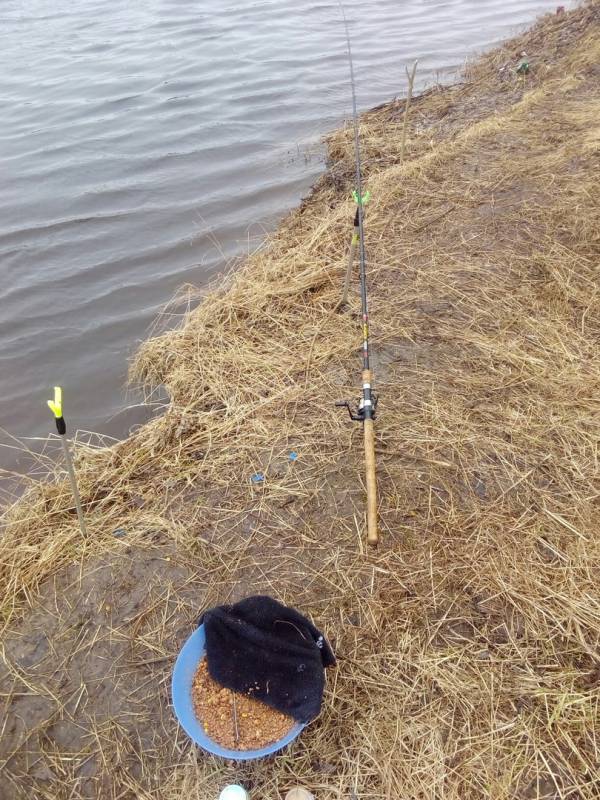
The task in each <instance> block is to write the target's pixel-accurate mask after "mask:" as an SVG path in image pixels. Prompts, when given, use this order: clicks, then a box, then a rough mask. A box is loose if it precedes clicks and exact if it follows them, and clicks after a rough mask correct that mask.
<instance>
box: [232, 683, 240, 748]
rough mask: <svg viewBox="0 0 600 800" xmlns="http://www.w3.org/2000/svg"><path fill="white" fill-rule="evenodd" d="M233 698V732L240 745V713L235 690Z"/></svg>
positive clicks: (236, 741)
mask: <svg viewBox="0 0 600 800" xmlns="http://www.w3.org/2000/svg"><path fill="white" fill-rule="evenodd" d="M231 698H232V700H233V704H232V710H233V734H234V736H235V743H236V745H238V744H239V743H240V729H239V728H238V715H237V703H236V699H235V692H234V691H232V692H231Z"/></svg>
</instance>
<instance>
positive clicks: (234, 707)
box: [192, 658, 294, 750]
mask: <svg viewBox="0 0 600 800" xmlns="http://www.w3.org/2000/svg"><path fill="white" fill-rule="evenodd" d="M192 700H193V702H194V711H195V713H196V716H197V717H198V720H199V721H200V724H201V725H202V727H203V728H204V731H205V733H206V735H207V736H209V737H210V738H211V739H212V740H213V741H214V742H217V743H218V744H220V745H221V746H222V747H227V748H228V749H229V750H259V749H260V748H261V747H266V746H267V745H269V744H273V742H276V741H277V740H278V739H281V737H282V736H285V734H286V733H288V731H289V730H290V729H291V727H292V726H293V725H294V720H293V719H292V717H288V716H286V715H285V714H281V713H280V712H279V711H275V709H273V708H269V706H266V705H265V704H264V703H261V702H260V701H259V700H256V699H254V698H253V697H250V696H249V695H245V694H238V693H237V692H235V693H234V692H232V691H231V690H230V689H224V688H223V687H222V686H221V685H220V684H218V683H217V682H216V681H214V680H213V679H212V678H211V677H210V675H209V672H208V665H207V663H206V658H203V659H202V661H201V662H200V664H199V665H198V669H197V670H196V674H195V675H194V680H193V682H192ZM236 723H237V724H236Z"/></svg>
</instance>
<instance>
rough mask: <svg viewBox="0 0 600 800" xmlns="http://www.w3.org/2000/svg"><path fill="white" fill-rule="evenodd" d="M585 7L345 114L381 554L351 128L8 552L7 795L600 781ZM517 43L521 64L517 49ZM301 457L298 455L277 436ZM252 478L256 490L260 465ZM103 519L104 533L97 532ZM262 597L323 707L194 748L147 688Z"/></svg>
mask: <svg viewBox="0 0 600 800" xmlns="http://www.w3.org/2000/svg"><path fill="white" fill-rule="evenodd" d="M599 23H600V3H599V2H598V0H594V1H593V2H588V3H587V4H585V5H584V6H583V7H582V8H581V9H580V10H578V11H575V12H572V13H569V14H565V15H562V16H559V17H547V18H544V19H543V20H541V22H540V23H539V24H538V25H537V26H536V27H535V28H534V29H533V30H532V31H531V32H529V33H527V34H525V35H524V36H523V37H521V38H520V39H519V40H515V41H513V42H511V43H509V44H508V45H506V46H505V47H504V48H500V49H499V50H497V51H494V52H493V53H491V54H489V55H487V56H485V57H484V58H483V59H481V60H480V61H478V62H477V63H475V64H473V65H471V66H470V68H469V70H468V75H467V80H466V82H465V83H464V84H462V85H461V86H457V87H452V88H450V89H447V90H435V91H432V92H430V93H429V94H426V95H425V96H423V97H421V98H416V99H415V101H414V106H413V107H412V109H411V131H410V132H409V142H408V147H407V160H406V162H405V163H404V164H402V165H400V164H399V163H398V160H399V152H400V151H399V147H400V139H401V137H400V132H401V121H402V107H401V104H397V103H393V104H391V105H389V106H385V107H382V108H380V109H377V110H375V111H373V112H370V113H368V114H366V115H365V116H364V119H363V122H362V134H363V137H364V141H365V152H366V155H367V181H366V183H367V185H368V188H369V189H370V190H371V192H372V195H373V199H372V200H371V202H370V204H369V214H368V221H367V222H368V225H367V237H368V240H367V244H368V253H369V259H370V282H371V290H372V304H371V317H372V329H373V335H374V348H375V356H376V357H375V365H374V366H375V381H376V385H377V389H378V391H379V394H380V409H379V411H380V413H379V419H378V422H377V425H376V430H377V449H378V467H379V491H380V520H381V533H382V544H381V546H380V548H379V550H377V551H376V552H367V551H366V549H365V547H364V545H363V540H364V531H363V513H364V490H363V486H362V470H363V465H362V448H361V446H360V440H361V430H360V426H357V425H355V426H352V425H350V423H349V422H348V421H347V418H346V417H345V416H344V415H343V414H342V413H340V412H339V410H337V409H335V408H334V406H333V403H334V401H335V400H338V399H340V398H343V397H350V398H353V397H355V396H356V395H357V386H358V382H359V380H358V379H359V371H360V363H359V358H358V348H359V343H360V329H359V325H358V323H357V316H356V315H357V312H358V310H359V302H358V297H356V296H355V297H354V298H353V299H352V300H351V309H350V311H349V312H348V313H345V314H339V313H335V311H334V309H335V306H336V303H337V300H338V298H339V292H340V289H341V279H342V275H343V271H344V268H345V263H346V247H347V243H348V239H349V233H350V231H351V221H352V208H351V201H350V199H349V190H350V188H351V161H350V159H351V149H350V146H349V134H348V132H346V131H340V132H338V133H337V134H335V135H333V136H332V137H331V141H330V148H331V152H332V156H333V158H334V163H333V165H332V168H331V170H330V171H329V172H328V173H327V175H326V176H324V178H323V179H322V181H321V182H320V184H319V185H318V186H317V187H316V190H315V192H314V194H313V195H312V196H311V198H309V199H308V200H307V201H306V202H305V203H304V204H303V206H302V207H301V208H300V209H299V210H298V211H297V212H295V213H293V214H292V215H291V216H290V217H289V218H288V219H287V220H286V221H285V222H284V224H283V225H282V226H281V228H280V230H279V232H278V233H277V234H276V235H275V236H273V237H271V238H270V239H269V241H268V243H267V246H266V247H265V248H263V249H262V250H261V251H260V252H258V253H257V254H255V255H254V256H253V257H252V258H251V259H250V260H249V261H248V263H247V264H246V265H245V266H244V267H243V268H242V269H241V270H240V271H238V272H236V273H235V274H234V275H232V276H231V277H230V278H229V280H228V281H227V283H226V285H223V286H221V287H216V288H215V289H214V290H213V291H212V292H211V293H209V294H208V296H206V297H204V299H203V301H202V303H201V304H200V305H199V306H198V308H196V309H195V310H194V311H193V312H191V313H190V314H189V316H188V317H187V318H186V320H185V322H184V324H183V325H182V326H181V328H180V329H178V330H176V331H170V332H168V333H165V334H164V335H162V336H159V337H157V338H154V339H152V340H150V341H149V342H147V343H146V344H145V345H144V347H143V348H142V349H141V351H140V352H139V354H138V356H137V358H136V360H135V362H134V364H133V365H132V376H133V378H134V379H135V380H139V381H142V382H144V383H145V384H146V385H147V386H148V388H149V391H152V388H153V387H155V386H156V385H158V384H164V385H165V386H166V388H167V390H168V392H169V395H170V398H171V401H170V404H169V407H168V410H167V411H166V413H165V414H164V415H163V416H162V417H160V418H158V419H156V420H154V421H153V422H152V423H150V424H148V425H146V426H145V427H143V428H142V429H140V430H139V431H137V432H136V433H135V434H134V435H133V436H131V437H130V438H129V439H128V440H127V441H125V442H123V443H120V444H117V445H115V446H113V447H111V448H109V449H106V448H105V449H102V448H100V449H93V448H91V447H84V446H81V447H80V448H79V450H78V472H79V477H80V483H81V493H82V499H83V502H84V504H85V506H86V508H87V524H88V529H89V531H90V533H91V537H90V541H89V542H88V543H85V544H84V543H83V542H82V541H81V537H80V535H79V533H78V528H77V520H76V517H75V515H74V512H73V509H71V508H70V498H69V492H68V485H67V484H66V482H61V481H56V482H54V483H49V484H47V485H44V486H38V485H33V486H32V487H31V488H30V489H29V491H28V493H27V494H26V496H25V498H24V499H23V500H21V501H20V502H17V503H16V504H15V505H14V506H13V507H12V508H11V509H9V511H8V514H7V518H6V529H5V532H4V534H3V539H2V543H1V556H0V557H1V562H0V568H1V581H2V583H1V585H2V601H3V602H2V625H3V664H4V666H3V667H2V671H0V691H1V692H2V697H3V703H4V707H5V710H6V713H5V715H4V719H3V722H2V725H3V727H2V729H1V730H0V737H1V738H0V755H1V756H2V758H3V759H4V762H3V763H4V779H3V782H2V785H0V797H7V798H8V797H11V798H12V797H19V796H21V795H23V796H28V797H31V796H35V797H40V798H46V797H47V798H79V797H102V798H104V797H107V798H133V797H136V798H160V800H171V798H180V797H189V798H201V799H202V800H204V799H205V798H206V800H208V798H214V797H216V796H217V795H218V790H219V788H220V787H222V786H223V784H224V783H226V782H227V781H230V780H232V779H235V780H240V781H243V782H245V783H246V784H247V785H248V786H250V787H251V788H252V790H253V796H255V797H257V798H264V800H268V799H271V798H273V799H274V798H276V797H278V796H280V795H281V794H283V793H284V792H285V790H286V789H287V788H289V786H290V785H292V784H295V783H301V784H303V785H305V786H307V787H308V788H310V789H311V791H313V792H314V793H315V794H316V795H317V797H318V798H319V800H327V799H328V798H332V799H333V798H346V797H347V798H361V800H383V798H392V797H398V798H403V800H404V798H406V800H468V799H469V798H489V800H505V799H506V800H508V799H509V798H519V799H522V800H528V799H529V798H577V800H592V798H597V797H598V796H599V795H600V778H599V777H598V771H597V765H598V763H599V761H600V753H599V747H600V745H599V742H598V737H599V734H600V730H599V723H598V719H599V714H598V712H599V708H598V705H599V700H600V653H599V636H600V592H599V590H598V577H597V576H598V567H599V566H600V540H599V538H598V534H597V531H598V527H599V522H600V514H599V510H598V507H599V506H598V501H599V496H600V495H599V485H598V476H599V474H600V472H599V468H598V467H599V465H598V442H599V440H600V439H599V433H600V424H599V423H600V347H599V344H600V313H599V308H600V307H599V304H598V292H599V287H600V283H599V274H598V254H599V250H600V248H599V231H600V224H599V223H600V219H599V208H600V204H599V202H598V201H599V197H598V170H599V166H600V162H599V148H600V137H599V119H600V80H599V77H600V73H599V71H598V63H599V62H600V58H599V56H600V24H599ZM523 49H525V50H526V51H527V53H528V54H529V57H530V60H531V63H532V73H531V74H530V75H529V76H527V77H526V78H525V79H521V78H518V77H516V76H515V75H514V73H513V72H511V71H510V70H508V71H507V70H505V71H504V72H502V73H500V72H499V68H500V67H501V66H502V65H503V64H505V63H506V62H507V61H510V62H511V63H513V62H516V56H515V54H516V53H517V52H519V51H521V50H523ZM292 450H294V451H296V452H297V453H299V459H298V461H296V462H291V461H290V460H289V458H288V454H289V452H290V451H292ZM257 470H261V471H264V472H265V473H266V475H267V480H266V482H265V486H264V488H262V489H259V490H256V489H253V488H252V485H251V483H250V480H249V478H250V475H251V474H252V473H253V472H255V471H257ZM121 528H122V529H125V531H126V534H125V535H124V536H115V535H114V531H115V530H116V529H121ZM258 591H260V592H262V591H266V592H269V593H271V594H273V595H274V596H276V597H278V598H280V599H282V600H283V601H285V602H289V603H292V604H294V605H296V606H298V607H299V608H301V609H302V610H303V611H305V612H307V613H310V614H311V615H312V616H313V617H314V619H315V621H316V622H317V624H318V625H319V626H321V627H322V628H324V629H325V631H326V633H327V634H328V635H329V637H330V638H331V639H332V640H333V642H334V644H335V648H336V651H337V654H338V656H339V666H338V668H337V669H336V670H335V671H333V672H332V673H331V674H330V676H329V685H328V690H327V696H326V702H325V705H324V709H323V713H322V715H321V717H320V718H319V720H318V721H317V722H316V723H315V724H313V725H312V726H311V727H310V728H309V729H308V730H307V731H306V732H305V733H304V734H303V736H302V737H301V738H300V740H298V741H297V742H296V743H295V744H294V745H293V746H292V747H291V748H289V749H288V750H287V751H286V752H284V753H282V754H280V755H279V756H277V757H276V758H273V759H271V760H266V761H263V762H260V763H257V764H250V765H244V766H242V767H237V766H235V765H227V764H224V763H222V762H220V761H219V760H217V759H213V758H209V757H207V756H205V755H204V754H203V753H201V752H199V751H197V750H196V749H195V748H193V747H191V746H190V744H189V742H188V741H187V739H186V737H185V736H184V735H182V733H181V732H180V731H178V729H177V726H176V724H175V722H174V720H173V718H172V714H171V711H170V709H169V707H168V702H169V677H170V670H171V667H172V663H173V659H174V657H175V655H176V653H177V650H178V647H179V646H180V645H181V643H182V641H183V640H184V639H185V637H186V636H187V634H188V633H189V632H190V631H191V629H192V626H193V622H194V620H195V618H196V617H197V615H198V613H199V612H200V611H201V610H202V609H203V608H205V607H207V606H208V605H212V604H214V603H217V602H223V601H227V600H229V599H236V598H239V597H241V596H243V595H245V594H247V593H249V592H258Z"/></svg>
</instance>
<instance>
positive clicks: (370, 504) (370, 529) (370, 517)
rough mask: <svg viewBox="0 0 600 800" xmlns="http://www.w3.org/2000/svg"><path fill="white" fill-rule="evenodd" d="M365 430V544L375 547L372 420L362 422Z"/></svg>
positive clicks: (375, 507)
mask: <svg viewBox="0 0 600 800" xmlns="http://www.w3.org/2000/svg"><path fill="white" fill-rule="evenodd" d="M363 425H364V429H365V466H366V479H367V542H368V543H369V544H371V545H376V544H377V543H378V541H379V533H378V532H377V479H376V477H375V430H374V427H373V420H372V419H366V420H365V421H364V422H363Z"/></svg>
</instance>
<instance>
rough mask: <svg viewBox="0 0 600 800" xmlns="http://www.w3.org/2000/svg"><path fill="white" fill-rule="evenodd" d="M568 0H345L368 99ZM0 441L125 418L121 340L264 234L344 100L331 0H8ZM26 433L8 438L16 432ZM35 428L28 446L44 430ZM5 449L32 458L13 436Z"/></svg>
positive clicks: (441, 67) (111, 431)
mask: <svg viewBox="0 0 600 800" xmlns="http://www.w3.org/2000/svg"><path fill="white" fill-rule="evenodd" d="M555 6H556V0H346V1H345V8H346V14H347V17H348V19H349V23H350V28H351V35H352V37H353V50H354V58H355V69H356V73H357V94H358V103H359V106H360V107H361V108H367V107H369V106H372V105H374V104H376V103H380V102H382V101H385V100H388V99H390V98H391V97H393V96H394V95H402V94H404V92H405V76H404V65H405V64H407V63H409V62H411V61H412V60H413V59H415V58H419V70H418V74H417V84H418V86H419V87H420V88H422V87H424V86H426V85H431V84H432V83H433V82H435V81H436V80H442V81H447V80H452V79H453V78H455V77H456V70H457V68H458V69H459V68H460V66H461V64H463V63H464V61H465V58H467V57H471V56H473V55H474V54H476V53H477V52H478V51H481V50H482V49H485V48H489V47H490V46H492V45H493V44H494V43H496V42H498V41H499V40H501V39H503V38H506V37H507V36H509V35H511V34H513V33H515V32H517V31H518V30H520V29H521V28H522V26H523V25H524V24H526V23H528V22H530V21H531V20H532V19H533V18H534V17H535V16H536V15H537V14H538V13H540V12H544V11H554V9H555ZM0 45H1V46H0V108H1V111H2V115H1V119H2V126H1V128H0V178H1V182H0V375H1V392H0V427H1V428H2V429H3V431H4V433H2V435H1V436H0V443H2V442H4V443H5V444H8V445H10V444H11V439H10V437H11V436H15V437H36V436H43V435H45V434H46V433H47V432H48V431H50V430H52V428H53V424H52V420H51V417H50V414H49V411H48V409H47V408H46V406H45V401H46V399H47V398H48V397H50V394H51V387H52V385H53V384H54V383H62V385H63V386H64V387H65V398H66V417H67V421H68V422H69V423H70V427H71V429H75V428H79V429H85V430H88V431H89V430H92V431H98V432H100V433H103V434H107V435H114V436H116V437H121V436H124V435H126V433H127V430H128V429H129V427H130V426H131V425H132V424H134V423H137V422H140V421H141V420H143V419H144V418H145V417H147V415H148V409H147V408H146V409H144V408H140V407H132V408H131V407H130V408H127V406H128V405H129V404H132V403H134V402H135V398H133V397H131V396H127V395H126V392H125V389H124V382H125V376H126V370H127V359H128V358H129V357H130V356H131V354H132V353H133V352H134V351H135V349H136V346H137V343H138V342H139V341H140V340H142V339H144V338H146V336H147V335H148V330H149V326H150V325H151V323H152V322H153V320H154V319H155V318H156V316H157V314H158V312H159V310H160V309H161V307H162V306H163V305H164V304H165V303H166V302H167V301H168V300H169V298H170V297H171V296H172V295H173V293H174V292H175V290H176V289H177V288H178V287H179V286H180V285H182V284H184V283H186V282H190V283H193V284H196V285H200V286H201V285H203V284H204V283H206V281H208V280H209V279H210V278H211V276H214V274H215V273H217V272H218V271H220V270H222V269H223V268H224V266H225V265H226V263H227V261H228V259H231V258H232V257H234V256H238V255H240V254H243V253H245V252H247V251H248V250H249V249H252V248H254V247H255V246H256V245H257V244H258V243H259V242H260V239H261V237H262V236H263V235H264V232H265V230H269V229H272V228H273V227H274V226H275V225H276V223H277V220H278V219H280V218H281V216H282V215H283V214H284V213H285V211H286V210H287V209H289V208H291V207H293V206H294V205H296V204H297V203H298V201H299V199H300V198H301V197H302V196H303V195H304V194H306V193H307V191H308V190H309V187H310V186H311V184H312V183H313V182H314V180H315V179H316V177H317V176H318V175H319V173H320V172H321V171H322V169H323V153H322V150H321V148H320V147H319V144H318V143H319V138H320V136H321V135H322V134H323V133H324V132H326V131H327V130H329V129H331V128H333V127H335V126H336V125H338V124H340V122H341V121H342V120H343V119H344V118H345V117H347V116H348V114H349V112H350V102H351V100H350V90H349V85H348V65H347V60H346V55H345V40H344V30H343V26H342V23H341V21H340V9H339V6H338V4H337V2H325V0H321V2H314V0H294V1H292V0H245V2H242V1H239V0H238V2H235V3H233V2H229V1H228V0H222V1H220V2H218V1H217V0H204V2H193V0H127V2H117V0H68V2H67V1H66V0H2V3H1V5H0ZM12 443H13V444H14V442H12ZM34 446H35V445H34ZM0 466H3V467H5V468H6V469H8V470H16V471H25V470H27V469H29V468H30V467H31V461H30V459H28V458H25V457H22V456H19V455H18V451H16V450H14V449H12V448H11V447H0Z"/></svg>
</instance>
